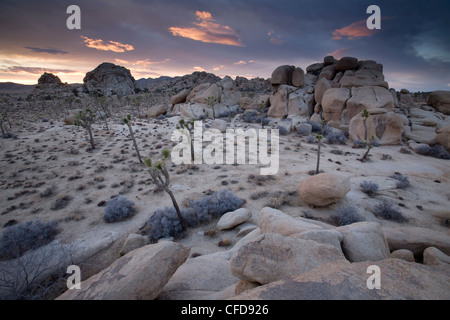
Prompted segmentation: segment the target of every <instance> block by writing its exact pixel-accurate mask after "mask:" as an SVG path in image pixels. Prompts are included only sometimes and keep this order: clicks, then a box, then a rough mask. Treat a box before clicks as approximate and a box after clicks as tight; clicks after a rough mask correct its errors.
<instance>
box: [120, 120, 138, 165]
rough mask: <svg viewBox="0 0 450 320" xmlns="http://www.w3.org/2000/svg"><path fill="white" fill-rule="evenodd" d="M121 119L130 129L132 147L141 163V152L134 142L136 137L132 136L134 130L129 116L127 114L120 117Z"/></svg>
mask: <svg viewBox="0 0 450 320" xmlns="http://www.w3.org/2000/svg"><path fill="white" fill-rule="evenodd" d="M122 121H123V122H124V123H125V124H126V125H127V126H128V130H130V136H131V139H132V140H133V145H134V149H135V150H136V153H137V156H138V159H139V163H143V161H142V159H141V154H140V153H139V149H138V146H137V143H136V139H135V138H134V132H133V128H132V127H131V116H130V115H129V114H128V115H127V116H126V117H125V118H123V119H122Z"/></svg>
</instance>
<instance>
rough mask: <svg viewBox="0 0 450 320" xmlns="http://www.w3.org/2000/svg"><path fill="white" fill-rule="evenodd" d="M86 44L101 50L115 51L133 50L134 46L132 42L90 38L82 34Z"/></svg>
mask: <svg viewBox="0 0 450 320" xmlns="http://www.w3.org/2000/svg"><path fill="white" fill-rule="evenodd" d="M81 38H82V39H83V42H84V44H85V45H86V47H88V48H94V49H97V50H100V51H113V52H125V51H132V50H134V47H133V46H132V45H130V44H123V43H120V42H117V41H105V40H102V39H90V38H88V37H85V36H81Z"/></svg>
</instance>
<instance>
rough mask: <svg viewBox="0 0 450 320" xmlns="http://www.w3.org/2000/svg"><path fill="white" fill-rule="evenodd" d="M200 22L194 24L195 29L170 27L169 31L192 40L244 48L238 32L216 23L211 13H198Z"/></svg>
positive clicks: (196, 13)
mask: <svg viewBox="0 0 450 320" xmlns="http://www.w3.org/2000/svg"><path fill="white" fill-rule="evenodd" d="M195 15H196V16H197V20H198V22H193V23H192V24H193V25H194V27H170V28H169V31H170V32H171V33H172V35H174V36H179V37H183V38H188V39H191V40H196V41H201V42H206V43H219V44H224V45H229V46H238V47H243V46H244V45H243V44H242V42H241V39H240V37H239V35H238V34H237V32H236V31H234V30H233V29H231V28H230V27H229V26H224V25H220V24H218V23H215V22H213V21H215V20H214V19H213V17H212V15H211V13H209V12H206V11H196V12H195Z"/></svg>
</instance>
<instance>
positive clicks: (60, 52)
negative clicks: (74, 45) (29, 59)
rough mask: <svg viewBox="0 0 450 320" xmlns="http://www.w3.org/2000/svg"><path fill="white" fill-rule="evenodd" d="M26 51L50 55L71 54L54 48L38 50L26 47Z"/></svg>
mask: <svg viewBox="0 0 450 320" xmlns="http://www.w3.org/2000/svg"><path fill="white" fill-rule="evenodd" d="M24 48H25V49H29V50H31V51H33V52H37V53H50V54H69V53H68V52H67V51H64V50H59V49H54V48H46V49H44V48H38V47H24Z"/></svg>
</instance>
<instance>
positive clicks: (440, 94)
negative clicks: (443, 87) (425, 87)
mask: <svg viewBox="0 0 450 320" xmlns="http://www.w3.org/2000/svg"><path fill="white" fill-rule="evenodd" d="M427 104H429V105H431V106H433V107H434V108H435V109H437V110H438V111H439V112H442V113H443V114H446V115H450V91H434V92H432V93H431V94H430V95H429V96H428V99H427Z"/></svg>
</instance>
